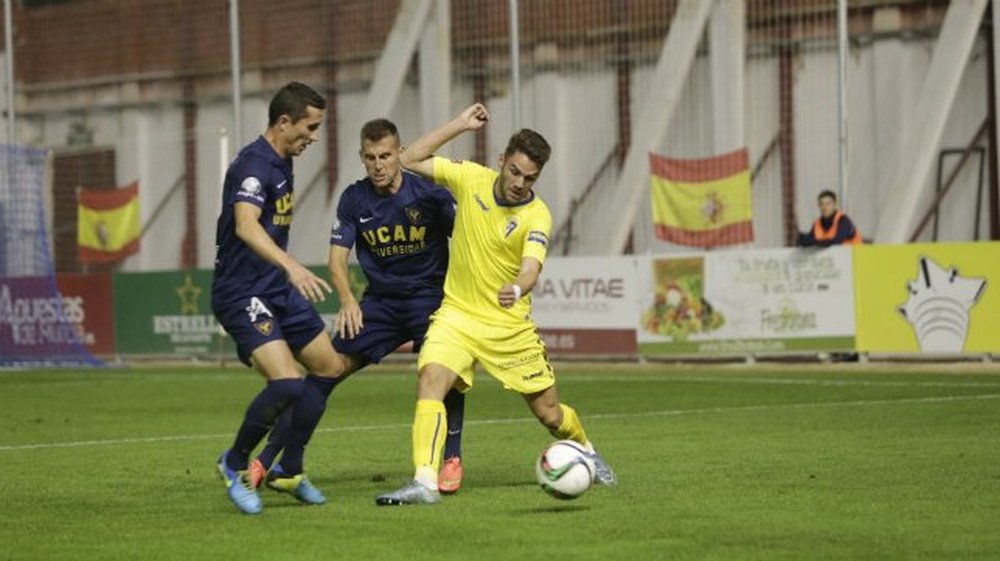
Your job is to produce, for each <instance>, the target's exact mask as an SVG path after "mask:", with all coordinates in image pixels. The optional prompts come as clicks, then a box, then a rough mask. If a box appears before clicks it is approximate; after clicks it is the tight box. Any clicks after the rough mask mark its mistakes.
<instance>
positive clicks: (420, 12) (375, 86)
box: [360, 0, 434, 120]
mask: <svg viewBox="0 0 1000 561" xmlns="http://www.w3.org/2000/svg"><path fill="white" fill-rule="evenodd" d="M433 3H434V2H433V0H403V1H402V3H401V4H400V6H399V12H398V13H397V14H396V22H395V23H394V24H393V26H392V31H390V32H389V38H388V39H387V40H386V42H385V47H384V48H383V49H382V54H381V55H379V57H378V62H376V65H375V77H374V79H373V80H372V85H371V89H369V90H368V97H367V99H365V105H364V109H363V110H362V112H361V115H360V117H361V118H362V119H364V120H368V119H374V118H378V117H385V116H386V115H388V113H389V111H390V110H391V109H392V107H393V105H395V104H396V99H397V98H398V97H399V91H400V89H401V88H402V87H403V80H404V79H405V78H406V71H407V70H408V69H409V67H410V61H412V60H413V53H414V52H415V51H416V47H417V41H419V40H420V36H421V34H422V33H423V30H424V23H425V22H426V21H427V15H428V14H429V13H430V11H431V4H433Z"/></svg>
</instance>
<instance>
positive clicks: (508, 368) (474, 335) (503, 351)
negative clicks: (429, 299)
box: [417, 308, 555, 394]
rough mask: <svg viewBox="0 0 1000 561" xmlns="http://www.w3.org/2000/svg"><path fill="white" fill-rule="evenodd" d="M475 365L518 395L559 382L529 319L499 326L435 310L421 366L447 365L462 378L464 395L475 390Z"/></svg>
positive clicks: (454, 312) (454, 311) (442, 309)
mask: <svg viewBox="0 0 1000 561" xmlns="http://www.w3.org/2000/svg"><path fill="white" fill-rule="evenodd" d="M477 362H478V363H479V364H480V365H481V366H482V367H483V369H484V370H486V372H488V373H489V374H490V375H491V376H493V377H494V378H496V379H497V380H499V381H500V382H501V383H503V385H504V387H506V388H508V389H511V390H514V391H516V392H518V393H522V394H532V393H536V392H540V391H542V390H545V389H548V388H549V387H551V386H552V385H553V384H555V374H554V372H553V371H552V367H551V366H550V365H549V361H548V357H547V356H546V354H545V345H544V344H542V340H541V338H540V337H539V336H538V330H537V328H536V327H535V324H534V323H532V322H531V321H527V320H526V321H523V322H519V323H517V324H515V325H509V326H496V325H490V324H486V323H482V322H480V321H478V320H475V319H473V318H470V317H469V316H467V315H465V314H463V313H462V312H460V311H457V310H455V309H446V308H441V309H439V310H438V311H437V312H435V313H434V315H433V316H431V325H430V327H429V328H428V329H427V335H426V337H425V338H424V345H423V347H422V348H421V349H420V356H419V358H418V359H417V367H418V368H423V367H424V365H427V364H432V363H436V364H440V365H442V366H445V367H446V368H448V369H449V370H451V371H452V372H455V373H456V374H458V378H459V382H458V384H457V385H458V386H460V389H462V390H463V391H464V390H467V389H468V388H471V387H472V379H473V376H474V372H475V368H474V367H475V364H476V363H477ZM461 386H464V387H461Z"/></svg>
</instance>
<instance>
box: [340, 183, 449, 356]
mask: <svg viewBox="0 0 1000 561" xmlns="http://www.w3.org/2000/svg"><path fill="white" fill-rule="evenodd" d="M454 224H455V200H454V199H453V198H452V196H451V193H449V192H448V191H447V190H446V189H443V188H441V187H439V186H437V185H434V184H433V183H432V182H430V181H429V180H427V179H425V178H423V177H420V176H418V175H414V174H411V173H408V172H404V173H403V182H402V185H401V186H400V188H399V190H398V191H397V192H396V193H395V194H384V195H380V194H379V193H378V192H377V191H375V188H374V186H373V185H372V184H371V180H370V179H368V178H365V179H362V180H361V181H358V182H356V183H354V184H352V185H351V186H350V187H348V188H347V189H346V190H345V191H344V194H343V195H342V196H341V198H340V203H339V205H338V207H337V220H336V221H335V222H334V225H333V229H332V232H331V234H330V244H331V245H338V246H342V247H346V248H351V247H354V248H355V253H356V254H357V257H358V262H359V264H360V265H361V269H362V270H363V271H364V273H365V276H366V277H367V278H368V287H367V288H366V289H365V294H364V297H363V298H362V299H361V303H360V307H361V312H362V317H363V318H364V327H363V328H362V329H361V331H360V332H359V333H358V334H357V335H356V336H355V337H354V338H353V339H345V338H342V337H340V336H339V335H335V336H334V339H333V346H334V348H335V349H337V351H338V352H340V353H343V354H349V355H353V356H356V357H358V358H360V359H361V360H362V361H363V362H364V364H368V363H377V362H379V361H380V360H381V359H382V358H384V357H385V356H386V355H388V354H389V353H391V352H392V351H394V350H396V349H397V348H398V347H399V346H400V345H401V344H403V343H405V342H407V341H411V340H412V341H413V343H414V350H415V351H418V350H420V346H421V345H422V344H423V340H424V334H425V333H426V332H427V326H428V323H429V318H430V315H431V314H432V313H434V311H435V310H437V308H438V306H439V305H440V304H441V298H442V297H443V295H444V277H445V274H446V273H447V271H448V238H449V236H450V235H451V231H452V228H453V227H454Z"/></svg>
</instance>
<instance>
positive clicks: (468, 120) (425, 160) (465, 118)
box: [400, 103, 490, 178]
mask: <svg viewBox="0 0 1000 561" xmlns="http://www.w3.org/2000/svg"><path fill="white" fill-rule="evenodd" d="M489 120H490V112H489V111H487V110H486V106H485V105H483V104H482V103H474V104H472V105H470V106H469V107H466V108H465V110H463V111H462V112H461V113H459V115H458V116H457V117H455V118H454V119H452V120H451V121H449V122H447V123H445V124H444V125H442V126H440V127H438V128H436V129H434V130H432V131H431V132H429V133H427V134H425V135H423V136H421V137H420V138H418V139H417V140H416V141H415V142H414V143H413V144H411V145H409V146H407V147H406V149H405V150H403V152H402V153H401V154H400V161H401V162H402V164H403V167H405V168H406V169H408V170H410V171H413V172H416V173H419V174H420V175H423V176H424V177H430V178H433V177H434V166H433V164H432V163H431V157H432V156H433V155H434V152H436V151H437V150H438V148H441V147H442V146H444V145H445V144H446V143H447V142H448V141H450V140H451V139H453V138H455V137H456V136H458V135H460V134H462V133H464V132H467V131H474V130H476V129H480V128H482V127H483V125H485V124H486V122H487V121H489Z"/></svg>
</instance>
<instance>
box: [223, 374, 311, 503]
mask: <svg viewBox="0 0 1000 561" xmlns="http://www.w3.org/2000/svg"><path fill="white" fill-rule="evenodd" d="M301 392H302V380H301V379H300V378H282V379H278V380H270V381H268V383H267V386H265V387H264V389H263V390H261V392H260V393H258V394H257V396H256V397H254V399H253V401H251V402H250V406H249V407H247V411H246V413H245V414H244V416H243V423H242V424H241V425H240V429H239V431H238V432H237V433H236V440H235V442H234V443H233V447H232V448H231V449H230V450H227V451H226V452H224V453H223V454H222V456H221V457H220V458H219V462H218V470H219V474H220V475H221V476H222V479H223V481H224V482H225V484H226V493H227V494H228V495H229V499H230V500H231V501H232V502H233V504H234V505H236V508H238V509H240V510H241V511H242V512H245V513H247V514H257V513H258V512H260V509H261V505H260V498H259V497H258V496H257V492H256V490H255V487H254V483H253V482H252V481H251V479H250V475H249V473H248V464H249V463H250V452H251V451H252V450H253V449H254V448H255V447H256V446H257V444H258V443H260V441H261V440H262V439H263V438H264V435H265V434H267V431H268V430H270V429H271V426H272V425H274V420H275V418H276V417H277V416H278V415H279V414H280V413H281V412H282V411H284V410H285V409H287V408H288V406H289V405H291V404H292V403H293V402H295V400H297V399H298V397H299V395H300V394H301Z"/></svg>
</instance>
